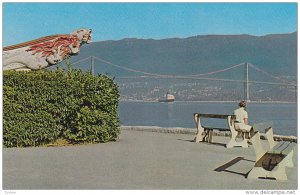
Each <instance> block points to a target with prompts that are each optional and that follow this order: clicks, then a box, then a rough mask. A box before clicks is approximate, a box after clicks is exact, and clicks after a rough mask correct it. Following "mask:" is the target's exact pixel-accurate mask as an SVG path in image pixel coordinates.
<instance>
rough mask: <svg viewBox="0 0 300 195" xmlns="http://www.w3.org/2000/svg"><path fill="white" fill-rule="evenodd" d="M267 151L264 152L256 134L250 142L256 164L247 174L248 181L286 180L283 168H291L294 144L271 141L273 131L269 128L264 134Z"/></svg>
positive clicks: (258, 134) (258, 135)
mask: <svg viewBox="0 0 300 195" xmlns="http://www.w3.org/2000/svg"><path fill="white" fill-rule="evenodd" d="M265 136H266V138H267V140H268V143H269V149H268V150H267V151H265V150H264V149H263V148H262V145H261V142H260V133H259V132H257V133H256V134H255V135H254V136H253V137H252V138H251V139H250V141H251V142H252V145H253V148H254V151H255V154H256V162H255V165H254V167H253V168H252V170H251V171H250V172H249V173H248V176H247V178H248V179H257V178H275V179H276V180H287V175H286V171H285V168H286V167H293V166H294V163H293V154H294V148H295V146H296V145H297V144H296V143H294V142H289V141H280V142H275V141H274V139H273V129H272V127H269V128H268V129H267V130H266V134H265Z"/></svg>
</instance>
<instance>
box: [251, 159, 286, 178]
mask: <svg viewBox="0 0 300 195" xmlns="http://www.w3.org/2000/svg"><path fill="white" fill-rule="evenodd" d="M258 178H275V179H276V180H287V175H286V171H285V165H284V164H283V163H279V164H278V165H277V167H275V168H274V169H273V170H272V171H268V170H265V169H264V168H262V167H253V169H252V170H251V171H250V172H249V173H248V175H247V179H258Z"/></svg>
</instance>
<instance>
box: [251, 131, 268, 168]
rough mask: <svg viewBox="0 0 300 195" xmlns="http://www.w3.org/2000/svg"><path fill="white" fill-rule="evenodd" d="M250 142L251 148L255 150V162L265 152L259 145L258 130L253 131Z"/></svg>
mask: <svg viewBox="0 0 300 195" xmlns="http://www.w3.org/2000/svg"><path fill="white" fill-rule="evenodd" d="M250 142H251V143H252V145H253V149H254V152H255V161H256V162H257V161H258V160H259V159H260V158H261V157H262V156H263V155H264V154H265V153H266V151H265V150H264V149H263V147H262V145H261V142H260V134H259V132H257V133H255V134H254V136H252V138H251V139H250Z"/></svg>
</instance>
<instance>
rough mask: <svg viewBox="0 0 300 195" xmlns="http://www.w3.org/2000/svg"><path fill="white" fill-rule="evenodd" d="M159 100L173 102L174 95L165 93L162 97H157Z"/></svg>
mask: <svg viewBox="0 0 300 195" xmlns="http://www.w3.org/2000/svg"><path fill="white" fill-rule="evenodd" d="M158 101H159V102H174V101H175V96H174V95H172V94H170V93H167V94H166V96H165V98H164V99H159V100H158Z"/></svg>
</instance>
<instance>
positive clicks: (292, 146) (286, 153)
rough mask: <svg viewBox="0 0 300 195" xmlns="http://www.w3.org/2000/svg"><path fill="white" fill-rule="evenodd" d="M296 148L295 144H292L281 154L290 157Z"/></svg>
mask: <svg viewBox="0 0 300 195" xmlns="http://www.w3.org/2000/svg"><path fill="white" fill-rule="evenodd" d="M295 146H296V144H295V143H290V144H289V146H288V147H287V148H286V149H285V150H283V151H282V152H281V154H284V155H288V154H289V153H290V152H291V151H292V150H293V149H294V147H295Z"/></svg>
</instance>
